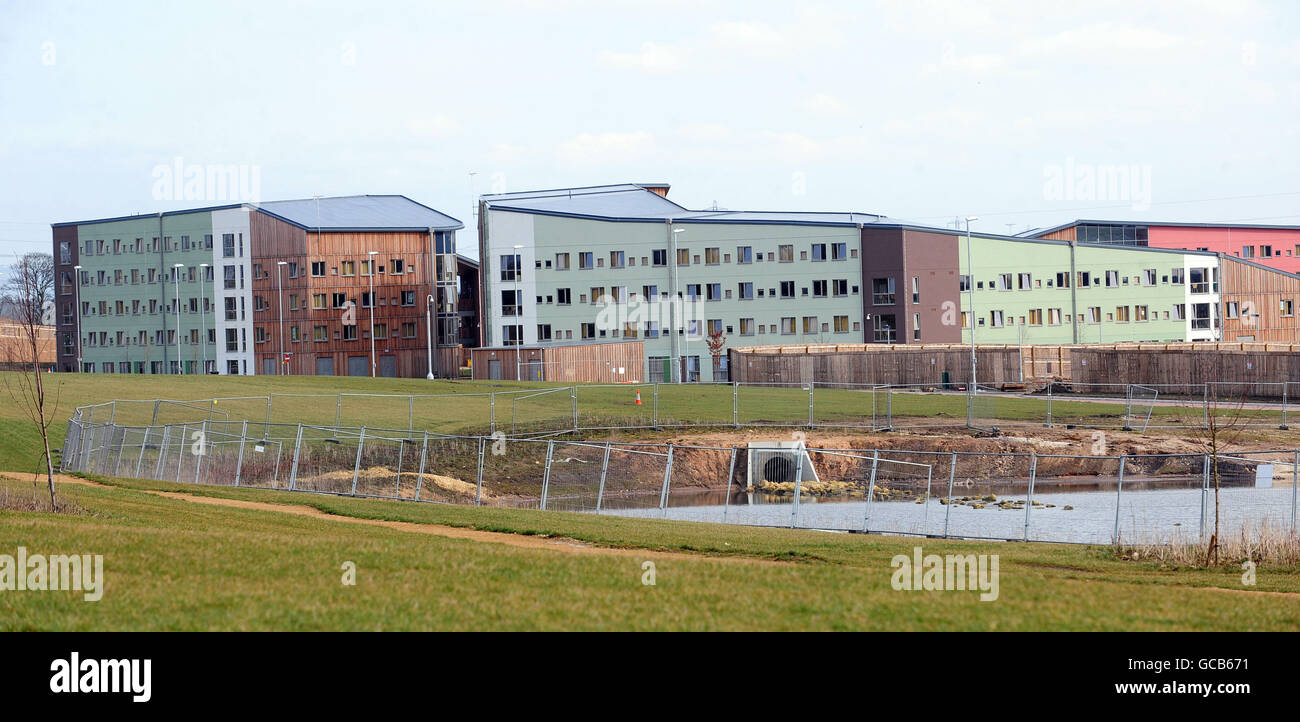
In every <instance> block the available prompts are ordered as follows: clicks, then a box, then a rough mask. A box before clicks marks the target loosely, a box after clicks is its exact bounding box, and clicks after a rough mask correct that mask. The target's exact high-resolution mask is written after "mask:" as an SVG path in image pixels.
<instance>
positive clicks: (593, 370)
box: [470, 341, 646, 384]
mask: <svg viewBox="0 0 1300 722" xmlns="http://www.w3.org/2000/svg"><path fill="white" fill-rule="evenodd" d="M470 354H471V357H472V365H473V368H474V374H473V375H474V378H476V379H494V380H503V381H514V380H518V379H519V378H520V377H523V380H525V381H558V382H570V383H598V384H609V383H629V384H630V383H645V382H646V364H645V343H644V342H642V341H620V342H617V343H592V344H580V345H573V346H547V347H530V346H525V347H522V348H517V347H513V346H507V347H497V348H476V349H471V350H470ZM516 355H518V357H517V358H516ZM516 368H518V369H519V372H518V376H516V372H515V369H516Z"/></svg>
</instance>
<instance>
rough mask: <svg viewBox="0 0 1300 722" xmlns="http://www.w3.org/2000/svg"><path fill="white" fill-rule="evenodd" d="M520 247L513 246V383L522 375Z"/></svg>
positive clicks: (521, 378)
mask: <svg viewBox="0 0 1300 722" xmlns="http://www.w3.org/2000/svg"><path fill="white" fill-rule="evenodd" d="M521 248H523V246H522V245H519V244H517V243H516V244H515V246H514V249H515V259H514V260H515V324H514V325H515V381H523V380H524V377H523V374H522V373H520V368H521V364H520V358H519V357H520V355H521V354H522V353H523V345H524V325H523V324H522V323H520V318H519V317H520V315H522V314H523V312H524V304H523V300H522V299H521V298H520V297H519V290H520V289H519V277H520V276H521V275H523V272H524V270H523V265H524V264H523V263H522V258H521V254H520V253H519V249H521Z"/></svg>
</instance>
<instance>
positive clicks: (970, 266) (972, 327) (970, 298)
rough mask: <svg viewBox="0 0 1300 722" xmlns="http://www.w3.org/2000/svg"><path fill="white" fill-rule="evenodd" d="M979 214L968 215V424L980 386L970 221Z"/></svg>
mask: <svg viewBox="0 0 1300 722" xmlns="http://www.w3.org/2000/svg"><path fill="white" fill-rule="evenodd" d="M978 220H979V216H966V293H967V294H968V296H967V303H966V305H967V307H969V308H970V388H969V389H968V390H967V392H966V426H968V427H969V426H970V425H971V421H972V419H973V416H974V413H973V412H974V409H973V408H972V403H973V398H974V395H975V393H976V390H977V388H978V386H977V385H976V372H975V266H974V264H973V263H972V261H971V258H972V255H971V250H970V222H971V221H978Z"/></svg>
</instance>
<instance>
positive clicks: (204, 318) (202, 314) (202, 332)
mask: <svg viewBox="0 0 1300 722" xmlns="http://www.w3.org/2000/svg"><path fill="white" fill-rule="evenodd" d="M199 269H200V270H199V345H200V346H202V347H203V371H202V373H205V374H206V373H207V372H208V309H207V307H206V303H207V300H208V294H207V291H205V290H204V288H203V282H204V281H205V280H206V279H205V278H204V277H205V276H207V275H208V264H206V263H200V264H199Z"/></svg>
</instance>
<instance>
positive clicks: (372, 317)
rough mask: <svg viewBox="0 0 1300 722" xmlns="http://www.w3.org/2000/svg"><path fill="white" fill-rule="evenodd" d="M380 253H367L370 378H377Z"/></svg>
mask: <svg viewBox="0 0 1300 722" xmlns="http://www.w3.org/2000/svg"><path fill="white" fill-rule="evenodd" d="M378 254H379V251H366V255H367V256H370V259H369V261H370V378H372V379H373V378H375V256H376V255H378Z"/></svg>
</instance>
